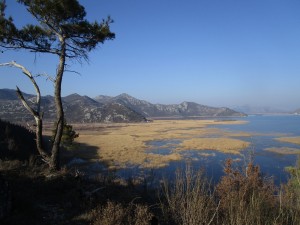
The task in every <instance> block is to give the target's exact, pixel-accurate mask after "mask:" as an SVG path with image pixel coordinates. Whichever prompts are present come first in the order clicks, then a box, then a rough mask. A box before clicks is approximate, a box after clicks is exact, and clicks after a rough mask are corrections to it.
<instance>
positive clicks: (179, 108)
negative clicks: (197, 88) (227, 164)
mask: <svg viewBox="0 0 300 225" xmlns="http://www.w3.org/2000/svg"><path fill="white" fill-rule="evenodd" d="M109 101H110V102H118V103H120V104H123V105H126V106H127V107H129V108H131V109H133V110H134V111H136V112H138V113H140V114H142V115H143V116H145V117H191V116H203V117H227V116H236V117H239V116H246V114H244V113H239V112H236V111H234V110H232V109H229V108H225V107H222V108H216V107H210V106H205V105H200V104H197V103H194V102H183V103H181V104H172V105H163V104H151V103H149V102H147V101H144V100H139V99H136V98H134V97H132V96H130V95H128V94H121V95H118V96H116V97H113V98H110V100H109Z"/></svg>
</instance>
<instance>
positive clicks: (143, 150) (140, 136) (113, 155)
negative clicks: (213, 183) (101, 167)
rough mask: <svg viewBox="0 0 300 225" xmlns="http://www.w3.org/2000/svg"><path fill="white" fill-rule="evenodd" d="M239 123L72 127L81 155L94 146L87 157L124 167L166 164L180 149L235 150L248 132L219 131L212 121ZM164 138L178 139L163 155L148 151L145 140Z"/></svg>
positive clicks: (166, 122)
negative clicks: (91, 152) (168, 152)
mask: <svg viewBox="0 0 300 225" xmlns="http://www.w3.org/2000/svg"><path fill="white" fill-rule="evenodd" d="M241 123H245V122H244V121H213V120H157V121H154V122H151V123H133V124H85V125H76V124H75V125H74V128H75V130H76V131H78V132H79V133H80V136H79V138H78V139H77V140H76V141H77V142H78V143H79V144H81V145H80V148H79V150H78V151H79V153H80V155H82V156H83V155H85V154H89V153H88V152H89V150H90V149H91V148H93V149H96V150H97V154H96V155H93V156H92V155H89V156H88V157H89V158H93V159H94V160H99V159H100V160H101V161H105V162H107V163H108V165H109V166H110V167H111V168H125V167H127V166H130V165H137V166H139V167H142V168H158V167H163V166H166V165H168V164H169V162H170V161H174V160H181V159H182V155H181V154H180V152H182V151H186V150H199V151H201V150H216V151H221V152H224V153H233V154H239V152H240V151H241V150H242V149H244V148H246V147H248V146H249V145H250V143H249V142H246V141H241V140H238V139H237V138H238V137H242V136H243V137H247V136H250V134H248V133H245V132H238V133H233V132H228V131H223V130H221V129H217V128H213V125H220V124H241ZM208 126H209V127H208ZM168 139H169V140H173V139H175V140H179V141H180V143H179V144H178V145H176V146H173V148H172V149H174V150H173V151H172V152H170V154H166V155H161V154H154V153H152V152H151V146H149V145H148V144H147V143H149V142H150V141H154V140H168ZM164 147H168V146H164ZM85 156H86V155H85ZM84 158H87V157H84Z"/></svg>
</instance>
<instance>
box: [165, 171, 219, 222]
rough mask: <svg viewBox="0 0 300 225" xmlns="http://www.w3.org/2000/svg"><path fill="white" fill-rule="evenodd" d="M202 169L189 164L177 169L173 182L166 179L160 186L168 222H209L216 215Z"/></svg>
mask: <svg viewBox="0 0 300 225" xmlns="http://www.w3.org/2000/svg"><path fill="white" fill-rule="evenodd" d="M209 190H210V186H209V184H208V182H207V180H206V179H205V177H204V176H203V173H202V171H198V172H195V171H193V170H192V168H191V166H187V167H186V169H185V171H181V170H177V171H176V178H175V182H174V183H172V184H169V183H168V181H167V180H165V181H164V182H163V186H162V198H161V200H162V204H161V206H162V210H163V215H164V217H165V218H166V220H168V222H169V223H170V224H172V223H173V222H174V223H176V224H186V225H188V224H189V225H197V224H210V223H212V221H213V220H214V218H215V216H216V204H215V202H214V199H213V198H214V196H213V194H212V193H211V192H210V191H209Z"/></svg>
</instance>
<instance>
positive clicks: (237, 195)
mask: <svg viewBox="0 0 300 225" xmlns="http://www.w3.org/2000/svg"><path fill="white" fill-rule="evenodd" d="M224 172H225V175H224V176H223V177H222V178H221V181H220V182H219V184H218V185H217V187H216V190H217V191H216V193H217V197H218V198H219V200H220V210H219V213H220V218H221V220H222V223H223V224H232V225H235V224H236V225H238V224H244V225H247V224H249V225H250V224H257V225H260V224H261V225H265V224H274V222H275V221H274V220H275V218H277V216H278V212H277V211H278V210H277V204H276V202H277V199H276V197H275V194H276V189H275V186H274V184H273V181H272V180H267V179H265V178H264V177H263V176H262V175H261V174H260V170H259V167H258V166H254V165H253V164H252V163H251V162H250V163H249V164H248V166H247V167H246V168H245V170H244V171H241V170H239V169H236V168H233V167H232V160H231V159H228V160H227V161H226V163H225V169H224Z"/></svg>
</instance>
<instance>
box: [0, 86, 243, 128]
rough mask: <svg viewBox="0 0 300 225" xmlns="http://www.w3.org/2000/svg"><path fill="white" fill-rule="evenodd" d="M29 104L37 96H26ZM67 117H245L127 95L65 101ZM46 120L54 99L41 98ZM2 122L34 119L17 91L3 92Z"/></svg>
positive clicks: (114, 119) (78, 119) (73, 96)
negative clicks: (148, 100)
mask: <svg viewBox="0 0 300 225" xmlns="http://www.w3.org/2000/svg"><path fill="white" fill-rule="evenodd" d="M24 97H25V98H26V99H28V101H29V102H34V99H35V95H31V94H26V93H24ZM62 99H63V104H64V110H65V116H66V119H67V121H68V122H73V123H86V122H89V123H91V122H141V121H146V120H147V119H148V118H155V117H197V116H198V117H200V116H201V117H239V116H246V114H244V113H240V112H237V111H234V110H232V109H229V108H226V107H221V108H217V107H210V106H205V105H201V104H197V103H194V102H182V103H181V104H172V105H163V104H152V103H150V102H147V101H144V100H139V99H136V98H134V97H132V96H130V95H128V94H121V95H118V96H116V97H110V96H104V95H99V96H97V97H95V98H94V99H93V98H90V97H88V96H81V95H78V94H71V95H68V96H66V97H63V98H62ZM42 108H43V111H44V113H45V115H44V118H45V120H47V119H51V118H54V117H55V107H54V98H53V97H52V96H49V95H48V96H44V97H42ZM0 118H1V119H4V120H8V121H12V122H21V121H29V120H32V117H31V115H30V114H29V113H28V112H27V111H26V109H25V108H24V107H23V105H22V104H21V102H20V100H19V99H18V97H17V95H16V93H15V90H12V89H0Z"/></svg>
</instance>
